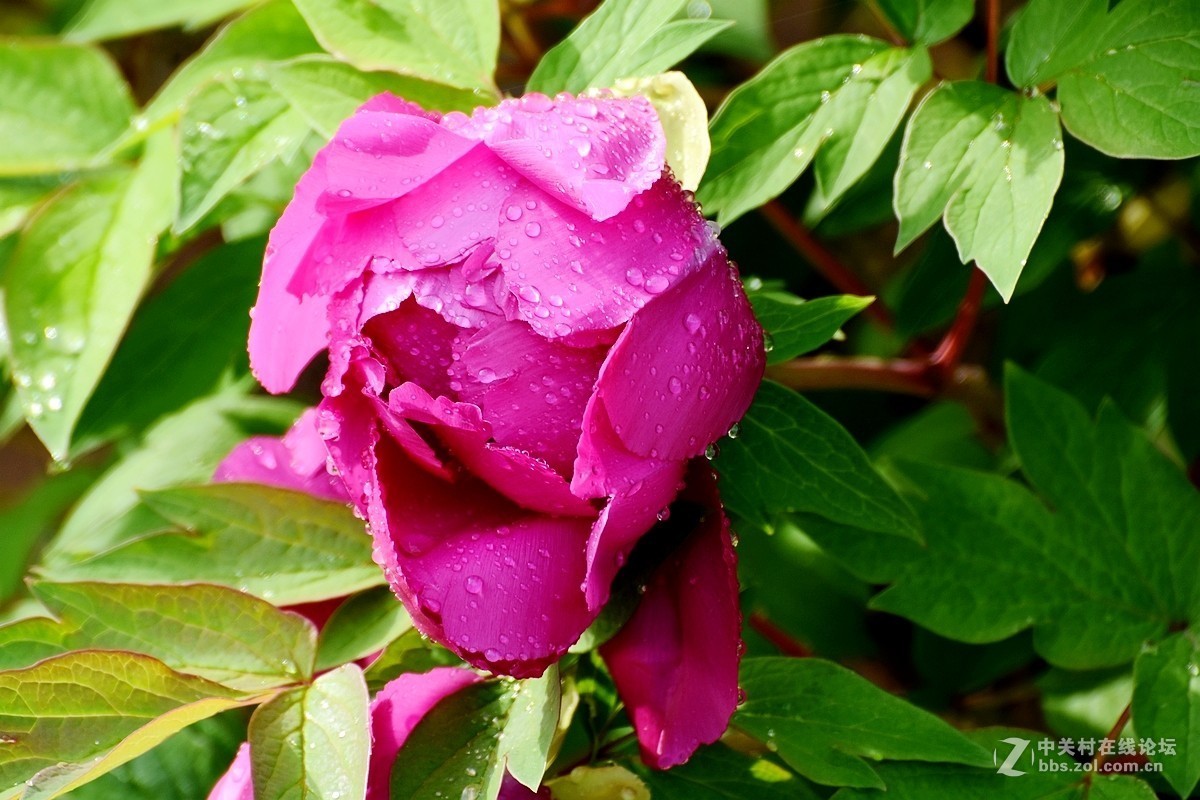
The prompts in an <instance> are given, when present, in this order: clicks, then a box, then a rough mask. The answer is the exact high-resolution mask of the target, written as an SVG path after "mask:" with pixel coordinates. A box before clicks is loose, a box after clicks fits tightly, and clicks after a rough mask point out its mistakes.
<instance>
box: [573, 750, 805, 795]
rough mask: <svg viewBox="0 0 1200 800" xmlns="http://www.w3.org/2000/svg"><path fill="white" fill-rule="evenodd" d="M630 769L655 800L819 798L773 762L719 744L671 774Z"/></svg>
mask: <svg viewBox="0 0 1200 800" xmlns="http://www.w3.org/2000/svg"><path fill="white" fill-rule="evenodd" d="M629 768H630V769H631V770H632V771H633V772H634V773H635V774H636V775H637V776H638V777H640V778H641V779H642V782H643V783H645V784H646V786H647V787H649V789H650V792H651V796H652V797H653V798H654V800H726V799H728V800H744V798H749V797H753V798H756V800H817V798H818V797H819V796H820V795H818V794H817V793H816V792H814V791H813V790H812V789H811V788H809V786H808V785H807V784H805V783H804V781H802V780H801V779H800V778H797V777H796V776H795V775H793V774H792V773H791V772H789V771H788V770H786V769H784V768H783V767H781V766H779V765H778V764H776V763H775V762H774V761H771V760H769V759H767V758H763V757H760V756H748V755H745V754H743V753H739V752H737V751H736V750H731V749H730V748H728V747H726V746H725V745H722V744H715V745H712V746H711V747H705V748H703V749H701V750H698V751H697V752H696V754H695V755H693V756H692V757H691V759H690V760H689V761H688V762H687V763H686V764H683V765H681V766H678V767H675V768H674V769H671V770H666V771H662V770H656V769H648V768H647V767H646V766H645V765H643V764H642V763H641V762H640V761H630V762H629ZM593 796H597V795H593Z"/></svg>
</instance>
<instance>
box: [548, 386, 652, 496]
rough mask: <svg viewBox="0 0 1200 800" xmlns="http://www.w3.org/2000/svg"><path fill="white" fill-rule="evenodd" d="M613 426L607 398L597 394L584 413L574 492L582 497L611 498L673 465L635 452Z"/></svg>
mask: <svg viewBox="0 0 1200 800" xmlns="http://www.w3.org/2000/svg"><path fill="white" fill-rule="evenodd" d="M618 434H619V431H617V430H615V429H614V428H613V424H612V421H611V420H610V419H609V416H608V409H607V408H605V405H604V398H602V397H600V396H599V395H598V394H597V395H594V396H593V397H592V399H591V400H590V401H589V402H588V407H587V411H585V412H584V415H583V436H582V437H581V438H580V440H579V456H578V457H577V458H576V459H575V473H574V477H572V478H571V491H572V492H574V493H575V494H577V495H579V496H580V497H611V496H613V495H615V494H617V493H619V492H623V491H626V490H628V489H630V488H631V487H633V486H635V485H636V484H638V483H639V482H642V481H645V480H647V479H649V478H651V477H652V476H653V475H655V474H657V473H658V472H659V471H661V470H662V469H664V468H665V467H666V466H668V465H669V464H671V463H672V462H670V461H665V460H663V459H660V458H650V457H647V456H643V455H639V454H637V453H634V452H632V451H631V450H630V449H629V448H628V447H626V446H625V443H624V442H622V441H621V437H620V436H619V435H618Z"/></svg>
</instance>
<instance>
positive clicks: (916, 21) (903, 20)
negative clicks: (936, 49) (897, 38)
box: [877, 0, 975, 45]
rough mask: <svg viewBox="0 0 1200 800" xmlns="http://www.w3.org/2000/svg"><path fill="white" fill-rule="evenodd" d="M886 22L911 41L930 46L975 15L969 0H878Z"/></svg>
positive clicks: (956, 30)
mask: <svg viewBox="0 0 1200 800" xmlns="http://www.w3.org/2000/svg"><path fill="white" fill-rule="evenodd" d="M877 2H878V3H879V10H880V11H882V12H883V14H884V16H886V17H887V19H888V22H890V23H892V25H893V26H894V27H895V28H896V30H897V31H899V32H900V35H901V36H903V37H904V38H905V39H907V40H908V41H910V42H915V43H916V44H925V45H932V44H937V43H938V42H940V41H943V40H945V39H949V38H950V37H951V36H953V35H954V34H956V33H958V32H959V31H960V30H962V28H963V26H964V25H966V24H967V23H968V22H970V21H971V17H973V16H975V3H973V2H972V0H877Z"/></svg>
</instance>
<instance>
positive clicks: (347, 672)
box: [250, 664, 371, 800]
mask: <svg viewBox="0 0 1200 800" xmlns="http://www.w3.org/2000/svg"><path fill="white" fill-rule="evenodd" d="M368 719H370V712H369V711H368V697H367V685H366V683H364V682H363V676H362V670H360V669H359V668H358V667H356V666H355V665H353V664H347V665H345V666H343V667H339V668H338V669H336V670H334V671H333V672H328V673H326V674H324V675H322V676H321V677H319V678H317V679H316V680H315V681H313V683H312V685H311V686H305V687H302V688H300V689H295V690H293V691H291V692H287V693H285V694H281V695H279V696H278V697H276V698H275V699H273V700H271V701H270V702H269V703H266V704H265V705H263V706H260V707H259V708H258V710H257V711H255V712H254V716H253V717H252V718H251V720H250V761H251V769H252V774H253V776H254V797H255V798H256V800H285V798H286V799H287V800H291V798H297V799H298V800H307V799H308V798H313V800H337V798H340V797H344V798H350V797H362V796H363V795H364V794H366V791H367V761H368V758H369V753H370V749H371V734H370V726H369V725H367V724H365V722H366V720H368Z"/></svg>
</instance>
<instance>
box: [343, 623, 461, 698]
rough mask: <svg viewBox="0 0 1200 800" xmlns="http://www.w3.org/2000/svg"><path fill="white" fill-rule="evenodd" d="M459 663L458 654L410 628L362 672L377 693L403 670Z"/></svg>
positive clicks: (427, 669)
mask: <svg viewBox="0 0 1200 800" xmlns="http://www.w3.org/2000/svg"><path fill="white" fill-rule="evenodd" d="M461 664H462V661H461V660H460V659H459V658H458V656H456V655H454V654H453V653H451V652H450V651H449V650H447V649H446V648H444V647H442V646H441V645H439V644H437V643H436V642H434V641H433V640H431V639H427V638H426V637H424V636H422V635H421V633H420V631H418V630H417V629H416V628H413V629H412V630H409V631H407V632H405V633H402V634H401V635H400V636H399V637H397V638H396V639H395V640H393V641H392V642H391V643H390V644H388V645H387V646H386V647H384V648H383V652H381V653H380V654H379V656H378V657H377V658H376V659H375V660H374V661H372V662H371V664H370V666H368V667H367V669H366V671H365V673H364V674H365V675H366V677H367V685H368V686H369V687H370V688H371V691H372V692H377V691H379V690H380V689H382V688H383V687H384V686H386V685H387V684H388V683H390V682H391V681H393V680H395V679H396V678H398V677H400V676H401V675H403V674H404V673H406V672H428V671H429V670H431V669H433V668H434V667H451V666H459V665H461Z"/></svg>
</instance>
